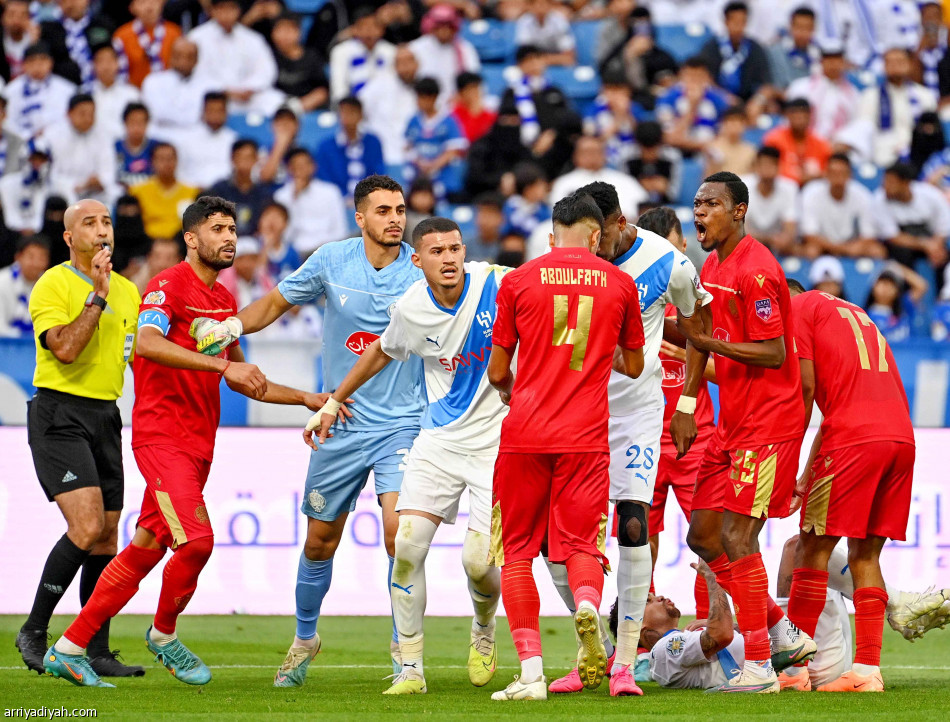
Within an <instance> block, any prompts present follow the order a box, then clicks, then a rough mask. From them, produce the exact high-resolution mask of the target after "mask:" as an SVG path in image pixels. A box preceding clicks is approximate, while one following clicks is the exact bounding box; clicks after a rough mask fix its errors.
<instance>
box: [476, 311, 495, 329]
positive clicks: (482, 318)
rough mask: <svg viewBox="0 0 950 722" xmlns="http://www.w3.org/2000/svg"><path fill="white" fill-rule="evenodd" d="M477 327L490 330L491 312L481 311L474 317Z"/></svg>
mask: <svg viewBox="0 0 950 722" xmlns="http://www.w3.org/2000/svg"><path fill="white" fill-rule="evenodd" d="M475 320H476V321H478V325H479V326H482V327H484V328H491V311H482V312H481V313H480V314H478V315H477V316H476V317H475Z"/></svg>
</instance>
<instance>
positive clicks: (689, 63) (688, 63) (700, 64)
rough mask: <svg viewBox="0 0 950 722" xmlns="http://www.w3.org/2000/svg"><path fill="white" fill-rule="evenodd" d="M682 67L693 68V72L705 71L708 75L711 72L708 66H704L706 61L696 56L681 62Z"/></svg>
mask: <svg viewBox="0 0 950 722" xmlns="http://www.w3.org/2000/svg"><path fill="white" fill-rule="evenodd" d="M683 67H684V68H693V69H694V70H699V69H702V70H705V71H706V72H707V73H710V74H711V73H712V71H711V70H710V69H709V65H707V64H706V61H705V60H703V59H702V58H701V57H699V56H698V55H694V56H693V57H691V58H686V60H684V61H683Z"/></svg>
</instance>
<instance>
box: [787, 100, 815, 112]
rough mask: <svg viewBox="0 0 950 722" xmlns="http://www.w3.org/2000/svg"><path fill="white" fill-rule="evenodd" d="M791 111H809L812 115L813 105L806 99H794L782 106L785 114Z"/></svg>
mask: <svg viewBox="0 0 950 722" xmlns="http://www.w3.org/2000/svg"><path fill="white" fill-rule="evenodd" d="M790 110H807V111H808V112H809V113H810V112H811V103H809V102H808V100H806V99H805V98H792V99H791V100H789V101H786V103H785V105H783V106H782V112H783V113H787V112H788V111H790Z"/></svg>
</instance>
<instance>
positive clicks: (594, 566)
mask: <svg viewBox="0 0 950 722" xmlns="http://www.w3.org/2000/svg"><path fill="white" fill-rule="evenodd" d="M565 566H566V567H567V583H568V584H569V585H570V587H571V591H572V592H574V605H575V606H574V608H575V609H577V608H579V607H580V604H581V602H590V603H591V604H593V605H594V609H600V600H601V596H602V595H603V591H604V568H603V567H602V566H601V564H600V562H599V561H597V560H596V559H595V558H594V557H592V556H591V555H590V554H575V555H574V556H572V557H571V558H570V559H568V560H567V561H566V562H565Z"/></svg>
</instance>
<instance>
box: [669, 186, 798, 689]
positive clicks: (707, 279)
mask: <svg viewBox="0 0 950 722" xmlns="http://www.w3.org/2000/svg"><path fill="white" fill-rule="evenodd" d="M748 207H749V189H748V188H747V187H746V185H745V183H743V182H742V180H741V179H740V178H739V177H738V176H737V175H735V174H734V173H728V172H723V173H716V174H714V175H711V176H709V177H708V178H706V179H705V180H704V181H703V184H702V185H701V186H700V187H699V190H698V191H697V192H696V197H695V198H694V199H693V216H694V220H695V223H696V234H697V239H698V240H699V243H700V245H701V246H702V248H703V250H704V251H706V252H707V253H709V254H710V255H709V258H707V259H706V262H705V264H704V265H703V270H702V272H701V273H700V278H701V279H702V282H703V285H704V286H705V287H706V288H708V289H709V290H710V291H711V292H712V293H713V296H714V300H713V302H712V304H710V305H709V306H707V307H704V308H702V309H700V310H699V312H698V313H695V314H693V316H692V317H690V318H686V317H684V316H682V314H680V315H679V316H678V319H677V325H678V327H679V328H680V330H682V332H683V334H684V335H685V336H686V337H687V338H688V339H689V342H688V344H687V349H686V382H685V384H684V387H683V393H682V395H681V396H680V399H679V401H678V402H677V409H676V412H675V413H674V414H673V417H672V418H671V419H670V433H671V434H672V437H673V441H674V443H675V444H676V448H677V452H678V453H679V455H683V454H685V453H686V452H687V451H688V450H689V447H690V444H691V443H692V441H693V440H694V439H695V438H696V434H697V431H696V423H695V420H694V418H693V413H694V411H695V408H696V393H697V390H698V387H699V382H700V380H701V379H702V376H703V373H704V372H705V370H706V364H707V360H708V357H709V354H710V353H715V354H716V376H717V379H718V382H719V389H720V395H719V398H720V411H719V422H718V425H717V427H716V433H715V435H714V436H713V438H712V439H711V440H710V442H709V444H708V445H707V446H706V451H705V452H704V454H703V461H702V463H701V464H700V467H699V471H698V473H697V477H696V486H695V490H694V492H693V504H692V506H693V508H692V512H691V514H690V524H689V534H688V535H687V537H686V541H687V543H688V544H689V547H690V549H692V550H693V551H694V552H696V554H698V555H699V556H700V557H702V558H703V559H704V560H705V561H706V562H707V563H708V565H709V567H710V568H711V569H712V570H713V571H714V572H715V573H716V574H717V575H718V578H719V584H720V586H722V587H724V588H726V589H728V590H729V592H730V593H731V594H732V595H733V598H734V599H735V600H736V610H737V612H736V616H737V618H738V621H739V627H740V628H741V629H742V633H743V635H745V637H746V660H745V664H744V665H743V668H742V673H741V674H739V675H737V676H736V677H734V678H732V679H730V680H729V681H728V683H726V684H724V685H722V687H721V689H720V691H721V692H745V693H774V692H778V691H779V690H780V689H781V686H780V684H779V681H778V677H777V676H776V672H777V671H781V669H783V668H784V667H785V666H789V665H791V664H792V663H793V662H798V661H801V660H803V659H805V658H807V657H810V656H811V655H813V654H814V653H815V643H814V642H813V641H812V640H811V639H810V638H809V637H808V635H806V634H802V633H801V632H800V631H799V630H798V629H797V628H796V627H795V626H794V625H792V624H791V623H790V622H789V621H788V619H787V618H786V617H785V614H784V613H783V612H782V610H781V608H780V607H779V606H778V605H777V604H775V601H774V600H773V599H772V598H771V597H770V596H769V594H768V577H767V575H766V572H765V566H764V565H763V563H762V556H761V554H759V543H758V537H759V534H760V532H761V531H762V527H763V526H764V525H765V521H766V519H767V518H768V517H770V516H772V517H784V516H787V515H788V514H789V507H790V505H791V500H792V491H793V490H794V488H795V476H796V474H797V472H798V454H799V449H800V448H801V439H802V434H803V433H804V429H805V413H804V404H803V403H802V391H801V388H802V387H801V379H800V373H801V372H800V370H799V368H798V357H797V355H796V353H795V346H794V344H793V343H792V342H791V341H792V339H793V338H794V327H793V325H792V310H791V299H790V297H789V293H788V285H787V284H786V282H785V273H784V271H783V270H782V267H781V266H780V265H779V263H778V261H776V260H775V256H773V255H772V253H771V251H769V249H768V248H766V247H765V246H763V245H762V244H761V243H759V242H758V241H757V240H755V239H754V238H752V237H751V236H749V235H747V234H746V232H745V215H746V211H747V210H748ZM790 652H792V653H793V654H791V655H790V654H789V653H790Z"/></svg>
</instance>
